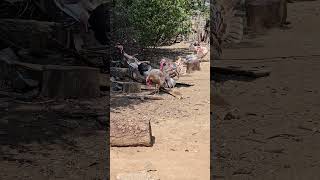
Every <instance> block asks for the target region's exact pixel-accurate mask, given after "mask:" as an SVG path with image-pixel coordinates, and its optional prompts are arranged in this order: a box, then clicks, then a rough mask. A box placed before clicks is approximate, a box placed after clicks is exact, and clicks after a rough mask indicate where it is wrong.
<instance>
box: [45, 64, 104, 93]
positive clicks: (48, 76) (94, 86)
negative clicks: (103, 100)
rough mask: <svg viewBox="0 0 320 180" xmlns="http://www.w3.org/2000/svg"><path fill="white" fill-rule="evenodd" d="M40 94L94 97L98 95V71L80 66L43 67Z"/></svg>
mask: <svg viewBox="0 0 320 180" xmlns="http://www.w3.org/2000/svg"><path fill="white" fill-rule="evenodd" d="M41 96H43V97H49V98H96V97H99V96H100V71H99V69H97V68H90V67H82V66H56V65H48V66H45V67H44V70H43V77H42V90H41Z"/></svg>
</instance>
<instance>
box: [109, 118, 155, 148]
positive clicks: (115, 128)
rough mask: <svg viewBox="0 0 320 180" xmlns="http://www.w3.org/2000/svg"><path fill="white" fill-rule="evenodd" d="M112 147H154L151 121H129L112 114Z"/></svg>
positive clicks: (136, 119) (135, 119)
mask: <svg viewBox="0 0 320 180" xmlns="http://www.w3.org/2000/svg"><path fill="white" fill-rule="evenodd" d="M110 145H111V146H116V147H128V146H147V147H150V146H152V133H151V125H150V121H148V120H145V119H141V118H139V117H137V118H135V117H132V119H127V118H126V117H122V116H120V117H119V115H118V114H117V113H111V114H110Z"/></svg>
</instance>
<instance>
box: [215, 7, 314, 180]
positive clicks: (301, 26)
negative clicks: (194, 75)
mask: <svg viewBox="0 0 320 180" xmlns="http://www.w3.org/2000/svg"><path fill="white" fill-rule="evenodd" d="M288 6H289V7H288V8H289V9H288V13H289V14H288V20H289V21H290V22H291V23H292V24H291V25H290V26H291V27H292V28H290V29H278V28H276V29H273V30H271V31H268V32H267V33H266V34H263V35H258V36H256V37H247V38H246V40H245V41H244V42H243V43H241V44H240V45H238V46H237V47H234V48H230V49H227V50H225V51H224V57H223V58H224V59H226V60H220V61H218V60H217V61H216V62H214V63H216V64H217V65H218V64H222V65H226V64H229V65H233V66H242V67H260V68H262V69H269V70H271V75H270V76H269V77H265V78H259V79H256V80H248V79H243V78H239V79H237V78H231V77H229V78H228V77H226V78H225V79H224V80H223V81H222V82H219V83H213V82H212V83H211V87H212V90H213V91H212V92H211V93H212V94H211V95H212V96H211V97H213V95H214V96H215V97H219V98H214V99H211V100H212V101H211V103H212V104H213V106H212V109H211V111H212V112H213V114H212V115H211V119H212V121H211V122H212V126H213V128H212V130H213V133H212V137H211V140H212V148H213V153H212V156H211V158H212V167H213V173H212V177H215V179H235V180H237V179H266V180H268V179H274V180H275V179H279V180H285V179H288V180H300V179H308V180H316V179H319V177H320V172H319V170H320V154H319V151H320V145H319V143H318V142H319V140H320V133H319V128H320V125H319V123H320V122H319V117H320V115H319V112H320V111H319V110H320V104H319V99H320V94H319V93H320V92H319V90H320V84H319V83H318V81H319V80H318V79H319V76H320V61H319V60H320V46H319V42H320V36H319V32H320V26H319V25H320V24H319V19H320V17H319V14H320V1H300V2H295V3H292V4H288ZM270 57H273V58H270ZM276 57H278V58H276ZM232 58H236V59H237V58H238V59H250V58H251V60H227V59H232ZM228 113H229V115H228V117H226V114H228ZM230 114H232V116H230ZM225 117H226V118H225Z"/></svg>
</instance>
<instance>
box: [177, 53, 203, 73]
mask: <svg viewBox="0 0 320 180" xmlns="http://www.w3.org/2000/svg"><path fill="white" fill-rule="evenodd" d="M181 61H182V62H183V63H184V64H186V66H187V70H186V73H191V72H192V71H200V70H201V67H200V60H199V57H198V56H197V55H196V54H190V55H187V56H186V57H185V58H184V59H183V58H181V57H179V59H178V62H181Z"/></svg>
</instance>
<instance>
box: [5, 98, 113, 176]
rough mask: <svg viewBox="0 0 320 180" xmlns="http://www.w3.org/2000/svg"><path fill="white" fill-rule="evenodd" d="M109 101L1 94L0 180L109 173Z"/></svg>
mask: <svg viewBox="0 0 320 180" xmlns="http://www.w3.org/2000/svg"><path fill="white" fill-rule="evenodd" d="M107 102H108V97H107V96H105V97H101V98H98V99H90V100H62V101H51V100H49V101H38V102H36V101H34V102H32V103H31V102H28V103H26V102H21V101H16V100H13V99H12V98H6V97H1V98H0V106H1V109H2V110H1V113H0V127H1V129H0V133H1V138H0V169H1V171H0V179H3V180H11V179H17V180H18V179H21V180H28V179H30V180H31V179H32V180H34V179H40V180H41V179H74V180H76V179H92V180H93V179H95V180H97V179H101V180H102V179H105V178H106V177H108V171H109V170H108V169H107V165H108V164H107V163H106V162H108V161H109V160H108V152H107V149H108V148H107V143H106V142H107V141H106V140H107V133H106V126H107V123H108V120H109V118H108V117H109V114H108V109H109V106H108V103H107Z"/></svg>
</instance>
